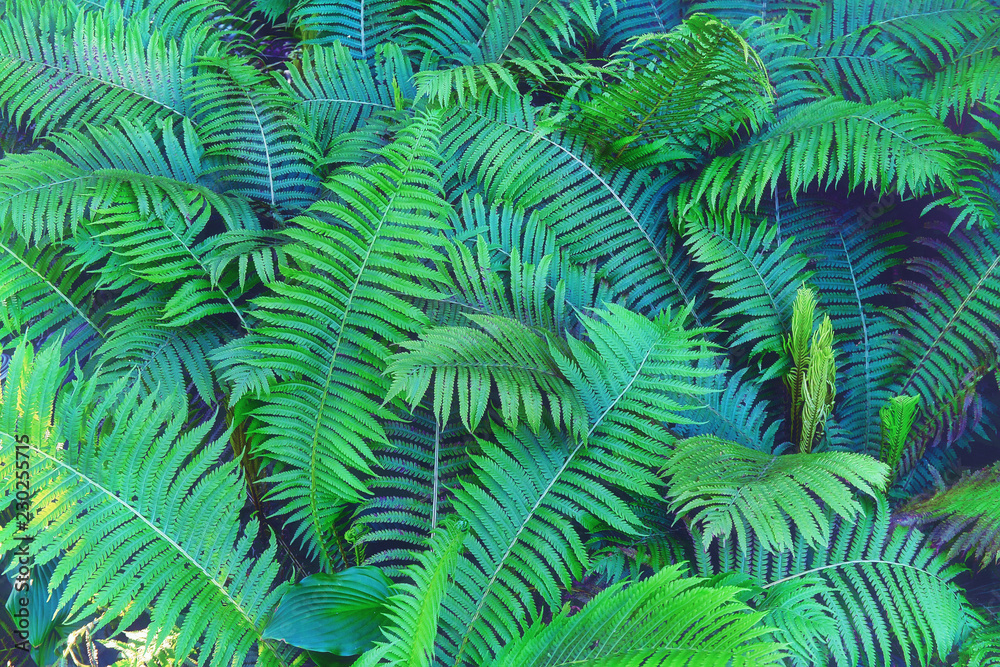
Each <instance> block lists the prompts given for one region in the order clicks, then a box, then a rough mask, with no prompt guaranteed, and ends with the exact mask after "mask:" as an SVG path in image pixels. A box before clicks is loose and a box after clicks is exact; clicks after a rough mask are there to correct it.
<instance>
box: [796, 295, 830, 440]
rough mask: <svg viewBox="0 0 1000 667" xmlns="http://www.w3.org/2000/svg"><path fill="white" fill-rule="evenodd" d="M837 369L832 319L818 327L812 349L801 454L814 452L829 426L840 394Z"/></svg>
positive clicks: (826, 317) (805, 386) (804, 392)
mask: <svg viewBox="0 0 1000 667" xmlns="http://www.w3.org/2000/svg"><path fill="white" fill-rule="evenodd" d="M836 378H837V367H836V363H835V360H834V355H833V324H832V322H831V321H830V316H829V315H824V316H823V321H822V322H820V324H819V326H818V327H816V333H814V334H813V338H812V342H811V343H810V345H809V368H808V370H807V371H806V375H805V379H804V380H803V382H802V432H801V438H800V439H799V451H800V452H802V453H803V454H808V453H809V452H811V451H812V448H813V444H814V443H815V440H816V436H817V435H819V434H820V433H821V432H822V431H823V429H824V427H825V424H826V418H827V416H828V415H829V414H830V411H831V410H832V408H833V401H834V398H835V397H836V394H837V388H836Z"/></svg>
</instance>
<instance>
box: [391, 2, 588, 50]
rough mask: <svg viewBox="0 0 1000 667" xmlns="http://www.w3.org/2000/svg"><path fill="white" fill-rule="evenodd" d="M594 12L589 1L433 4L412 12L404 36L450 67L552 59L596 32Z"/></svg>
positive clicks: (430, 3)
mask: <svg viewBox="0 0 1000 667" xmlns="http://www.w3.org/2000/svg"><path fill="white" fill-rule="evenodd" d="M599 13H600V9H599V7H598V5H597V3H595V2H592V0H571V1H570V2H558V1H555V0H491V1H490V2H466V3H449V2H447V1H446V0H433V1H432V2H429V3H427V4H425V5H423V6H420V7H419V8H418V9H415V10H414V11H413V14H412V16H411V17H410V19H409V20H408V29H407V31H406V33H405V34H406V36H407V37H408V38H409V39H411V40H412V41H413V42H414V43H415V44H417V45H419V46H420V48H421V49H422V50H424V51H426V52H429V53H431V54H434V55H436V56H438V57H439V58H441V59H443V60H445V61H446V62H449V63H450V64H454V65H481V64H484V63H502V62H504V61H506V60H509V59H512V58H522V59H526V60H551V59H554V57H555V54H556V53H557V52H558V53H562V51H563V49H564V48H567V47H571V46H573V45H574V44H575V42H576V41H577V39H578V36H579V34H580V33H581V32H583V31H588V32H596V30H597V16H598V14H599Z"/></svg>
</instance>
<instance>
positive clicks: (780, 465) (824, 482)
mask: <svg viewBox="0 0 1000 667" xmlns="http://www.w3.org/2000/svg"><path fill="white" fill-rule="evenodd" d="M663 473H664V474H665V475H666V476H668V477H669V478H670V481H669V482H668V484H667V497H668V499H669V502H670V507H671V511H673V512H676V513H678V514H680V515H686V521H688V522H690V523H693V524H694V525H695V526H697V529H698V533H699V534H700V535H701V539H702V542H703V545H704V548H706V549H707V548H708V545H709V544H710V543H711V542H712V540H713V539H715V538H720V539H722V540H723V541H725V540H728V539H729V538H730V536H731V535H732V534H733V533H734V532H735V539H734V543H735V545H736V548H737V549H740V550H743V551H746V550H747V549H748V548H749V547H751V546H752V545H759V546H760V547H761V548H763V549H766V550H768V551H775V552H778V551H788V550H790V549H792V547H793V546H794V542H793V539H792V535H793V532H797V533H798V534H800V535H801V536H802V538H803V539H804V540H805V541H806V543H808V544H810V545H812V546H814V547H822V546H824V545H826V544H827V542H828V541H829V539H830V535H831V525H830V520H829V518H828V516H827V515H826V513H825V512H824V510H823V507H824V506H825V507H828V508H829V509H830V510H832V512H834V513H835V514H837V515H839V516H841V517H843V518H844V519H845V520H850V519H852V518H854V517H855V516H857V515H858V513H860V512H861V511H862V507H861V505H860V504H859V503H858V502H857V501H856V500H855V499H854V498H853V494H854V493H855V491H860V492H861V493H864V494H867V495H869V496H872V497H874V496H875V495H876V490H881V489H884V488H885V485H886V476H887V474H888V468H887V466H886V465H885V464H883V463H880V462H878V461H876V460H875V459H873V458H871V457H870V456H867V455H863V454H851V453H847V452H824V453H818V454H785V455H770V454H765V453H763V452H759V451H754V450H752V449H747V448H746V447H742V446H740V445H737V444H736V443H733V442H728V441H725V440H722V439H720V438H717V437H714V436H699V437H696V438H691V439H688V440H681V441H679V442H678V443H677V446H676V448H675V449H674V451H673V452H671V454H670V457H669V459H668V461H667V464H666V465H665V466H664V468H663ZM815 498H821V499H822V504H820V503H819V502H817V501H816V500H815Z"/></svg>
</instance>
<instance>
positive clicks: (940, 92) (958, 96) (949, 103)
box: [916, 17, 1000, 121]
mask: <svg viewBox="0 0 1000 667" xmlns="http://www.w3.org/2000/svg"><path fill="white" fill-rule="evenodd" d="M998 67H1000V17H998V19H997V23H996V24H995V25H994V26H993V27H992V28H991V29H990V30H988V31H987V32H985V34H983V35H982V36H981V37H979V38H977V39H975V40H972V41H970V42H967V43H966V44H965V46H964V47H963V48H962V51H961V52H960V53H959V54H958V56H957V57H956V58H955V60H953V61H951V62H949V63H947V64H946V65H945V66H944V67H942V68H941V69H940V70H938V71H936V72H934V74H933V76H932V77H931V78H929V79H927V80H926V81H925V82H924V84H923V86H922V87H921V88H920V91H919V92H918V93H917V95H916V97H917V98H918V99H921V100H923V101H925V102H926V103H927V105H928V107H930V109H931V112H932V113H933V114H934V115H935V116H937V117H938V118H941V119H944V118H947V117H948V114H949V113H954V114H955V118H956V119H957V120H959V121H960V120H962V119H963V118H964V117H965V114H966V113H967V112H968V111H969V110H971V109H972V107H973V106H974V105H975V103H976V102H978V101H980V100H982V101H986V102H995V101H996V100H997V99H998V98H1000V83H998V82H997V77H996V76H995V74H996V71H997V68H998Z"/></svg>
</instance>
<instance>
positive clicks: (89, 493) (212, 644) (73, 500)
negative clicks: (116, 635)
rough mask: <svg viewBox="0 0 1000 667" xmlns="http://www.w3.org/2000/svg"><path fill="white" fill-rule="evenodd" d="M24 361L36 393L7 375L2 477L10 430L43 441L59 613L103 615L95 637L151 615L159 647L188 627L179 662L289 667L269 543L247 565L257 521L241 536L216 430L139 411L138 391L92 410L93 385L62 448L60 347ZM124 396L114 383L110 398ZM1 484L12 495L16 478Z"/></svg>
mask: <svg viewBox="0 0 1000 667" xmlns="http://www.w3.org/2000/svg"><path fill="white" fill-rule="evenodd" d="M17 356H18V359H17V360H18V362H19V364H24V369H23V371H22V370H18V371H16V372H15V375H14V377H17V378H19V380H18V381H19V382H21V381H26V382H27V383H28V385H29V386H33V387H34V388H35V389H36V390H35V391H33V392H32V394H31V395H26V396H23V397H22V398H21V400H15V396H16V393H15V392H12V391H11V388H12V387H14V386H16V385H14V384H13V383H11V381H10V379H8V383H7V384H6V385H5V391H4V404H3V407H2V411H3V413H5V414H4V416H5V419H4V423H5V426H6V427H7V428H5V429H4V433H3V435H2V436H0V438H2V445H0V452H2V454H0V456H2V457H3V459H2V460H3V461H4V464H5V465H4V467H3V469H4V470H13V457H14V438H13V434H15V433H23V432H30V433H32V434H33V435H35V436H36V437H35V438H33V439H32V440H31V441H30V443H28V458H29V460H30V462H31V478H32V484H33V487H34V489H35V496H34V504H33V506H34V508H35V513H34V518H33V519H32V520H31V523H30V524H29V526H28V534H30V535H31V536H32V537H33V547H34V548H35V549H37V551H35V553H36V554H37V556H36V557H37V558H38V559H39V562H40V563H42V562H48V561H50V560H51V559H52V558H53V557H54V556H56V555H59V554H61V556H60V557H59V560H58V564H57V565H56V568H55V571H54V573H53V576H52V579H51V581H50V582H49V588H50V590H53V589H54V588H55V587H56V586H58V585H59V584H60V583H62V582H65V584H66V589H65V593H64V594H63V596H62V597H61V598H60V600H59V606H60V608H65V609H68V611H69V613H70V615H71V616H74V617H77V618H83V617H86V616H88V615H90V614H93V613H97V614H98V618H97V620H96V622H95V623H96V627H98V628H99V627H103V626H104V625H106V624H107V623H108V622H109V621H111V620H112V619H114V618H116V617H118V616H119V615H121V619H120V623H121V627H128V626H129V625H130V624H131V623H133V622H134V621H135V620H136V619H137V618H138V617H139V616H140V614H143V613H145V612H146V611H149V616H150V619H151V624H150V626H149V633H150V643H151V645H152V646H154V647H155V646H156V645H157V644H158V642H160V641H162V640H163V639H164V638H165V635H167V634H169V633H170V632H171V631H173V629H174V627H175V626H178V625H179V626H180V632H179V634H178V635H177V639H176V653H177V655H178V657H183V656H187V655H188V654H189V653H190V652H191V651H192V650H193V649H195V648H197V650H198V652H199V657H200V659H201V660H202V661H205V662H206V663H212V664H226V663H229V662H231V661H236V662H240V661H242V660H243V659H245V658H246V657H247V656H248V654H250V653H251V652H252V651H257V652H258V655H257V659H258V664H261V665H285V664H288V663H287V662H286V661H285V659H284V657H283V656H282V655H281V653H280V652H279V650H278V649H277V648H275V647H274V646H272V645H270V643H268V642H266V641H264V640H263V639H262V632H263V627H264V625H265V623H266V621H267V615H268V614H269V613H270V611H271V609H272V608H273V606H274V604H275V603H276V602H277V600H278V598H279V597H280V595H281V592H282V587H280V586H278V587H277V588H275V589H274V590H272V587H274V586H275V584H276V575H277V569H278V566H277V563H275V562H274V553H275V551H274V546H273V545H270V546H268V547H265V549H264V551H263V552H262V553H261V554H260V557H259V559H256V560H255V559H252V558H251V556H250V550H251V547H252V546H253V544H254V541H255V539H256V537H257V531H258V524H257V522H256V521H251V522H250V523H249V524H248V525H247V526H246V528H245V529H241V526H240V521H239V520H238V517H239V513H240V509H241V508H242V507H243V503H244V497H243V486H242V482H241V480H240V478H239V475H238V472H237V469H236V466H237V464H236V463H235V462H229V463H224V464H221V465H218V459H219V456H220V454H221V453H222V451H223V449H225V447H226V446H227V445H226V439H227V438H226V437H225V435H224V436H223V437H221V438H218V439H215V440H212V441H209V440H208V439H207V438H206V436H207V435H208V433H209V430H210V429H211V427H212V421H208V422H205V423H204V424H202V425H200V426H197V427H194V428H190V429H185V428H184V422H185V421H186V419H187V410H186V406H185V400H184V397H183V395H177V394H171V395H168V396H166V397H164V398H163V399H162V400H160V399H157V398H155V397H152V396H151V397H148V398H146V399H144V400H142V401H140V400H139V399H138V388H133V389H132V390H130V391H128V392H126V393H124V394H122V395H121V396H120V400H118V401H104V402H103V403H101V404H99V405H94V404H93V403H92V402H91V401H92V399H93V398H94V395H95V388H96V382H97V380H96V378H91V379H88V380H86V381H78V383H77V384H76V385H75V390H74V391H72V392H67V393H66V395H65V396H63V400H64V403H63V408H62V410H61V413H60V414H66V413H67V412H70V413H75V414H74V416H73V418H72V419H71V421H73V422H77V423H82V424H84V428H83V429H82V435H83V438H82V439H81V440H79V441H77V440H76V439H73V441H72V442H69V443H67V444H66V445H64V446H59V444H58V443H59V440H60V439H61V436H65V435H67V434H68V435H70V436H72V435H75V434H76V431H75V429H69V430H68V431H67V429H66V428H63V429H62V430H61V431H57V432H55V433H52V432H51V429H52V427H51V425H50V424H49V423H48V420H49V418H50V415H51V406H52V403H53V400H54V399H55V389H56V387H57V386H58V383H59V382H60V381H61V379H62V378H63V377H65V374H66V370H62V371H61V370H60V369H59V361H60V356H61V354H60V350H59V348H58V346H54V345H53V346H49V347H47V348H46V349H44V350H43V351H42V352H40V353H39V354H38V356H37V357H36V358H35V359H34V360H33V362H32V359H31V356H30V355H26V354H25V353H24V350H23V348H22V349H21V350H19V353H18V355H17ZM43 377H44V378H45V384H44V389H43V390H41V391H38V390H37V389H38V388H39V386H40V385H38V381H39V380H40V379H41V378H43ZM122 389H123V386H122V385H121V384H120V383H119V384H118V385H117V386H116V387H115V388H114V389H113V391H115V393H117V392H120V391H121V390H122ZM112 395H114V394H112ZM81 399H83V400H81ZM11 412H15V414H16V416H15V417H11V416H10V413H11ZM43 422H44V423H43ZM12 426H13V427H15V430H13V431H8V430H7V429H8V428H10V427H12ZM39 427H40V428H41V429H46V428H48V429H49V430H50V432H47V433H46V432H40V429H39ZM55 429H57V430H58V429H60V425H59V424H56V425H55ZM112 463H113V464H112ZM8 464H9V465H8ZM0 479H2V483H3V486H4V487H6V488H7V491H8V492H9V495H11V496H13V492H12V489H13V481H14V476H13V475H5V476H4V477H3V478H0ZM4 495H8V493H5V494H4ZM15 528H16V523H15V522H10V523H8V524H7V525H6V526H4V528H3V530H2V532H0V543H2V544H3V545H4V551H5V552H7V551H10V549H11V548H12V547H13V546H14V545H15V544H16V542H15V541H14V540H12V539H11V538H12V535H13V531H14V530H15ZM229 575H233V576H232V581H231V582H230V581H229ZM187 591H196V594H195V595H189V594H187ZM182 614H183V615H184V617H185V619H186V622H184V623H180V619H181V616H182Z"/></svg>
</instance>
